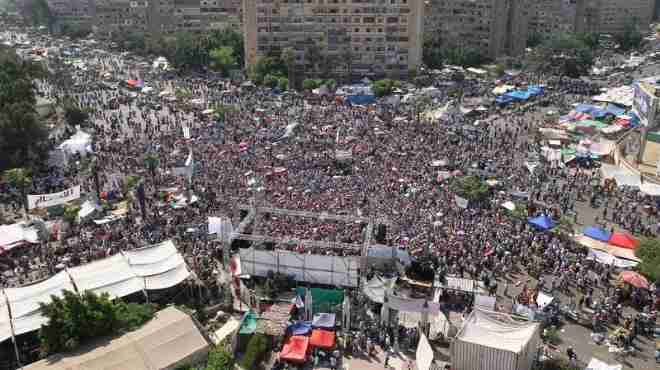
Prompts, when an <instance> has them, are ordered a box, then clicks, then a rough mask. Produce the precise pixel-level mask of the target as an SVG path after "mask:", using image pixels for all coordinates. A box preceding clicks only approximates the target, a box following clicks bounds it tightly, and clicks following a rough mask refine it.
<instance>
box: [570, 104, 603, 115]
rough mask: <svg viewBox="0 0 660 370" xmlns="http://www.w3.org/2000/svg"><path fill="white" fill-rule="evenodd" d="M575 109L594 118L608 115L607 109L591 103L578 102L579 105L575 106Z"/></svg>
mask: <svg viewBox="0 0 660 370" xmlns="http://www.w3.org/2000/svg"><path fill="white" fill-rule="evenodd" d="M575 111H576V112H580V113H586V114H588V115H590V116H592V117H594V118H603V117H605V116H606V115H607V111H606V110H605V109H602V108H599V107H597V106H595V105H591V104H578V105H577V107H575Z"/></svg>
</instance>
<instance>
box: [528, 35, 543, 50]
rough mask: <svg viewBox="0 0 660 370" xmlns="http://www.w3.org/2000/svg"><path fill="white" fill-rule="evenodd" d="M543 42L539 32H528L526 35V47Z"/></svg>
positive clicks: (532, 46)
mask: <svg viewBox="0 0 660 370" xmlns="http://www.w3.org/2000/svg"><path fill="white" fill-rule="evenodd" d="M542 42H543V35H542V34H541V33H539V32H530V33H529V36H527V47H528V48H535V47H537V46H539V45H540V44H541V43H542Z"/></svg>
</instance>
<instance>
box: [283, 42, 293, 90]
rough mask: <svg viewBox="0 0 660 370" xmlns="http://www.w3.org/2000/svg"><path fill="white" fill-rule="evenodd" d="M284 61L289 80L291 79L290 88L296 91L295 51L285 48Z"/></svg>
mask: <svg viewBox="0 0 660 370" xmlns="http://www.w3.org/2000/svg"><path fill="white" fill-rule="evenodd" d="M282 60H283V61H284V64H286V68H287V72H288V79H289V88H291V89H294V88H295V81H294V75H293V72H294V69H295V67H296V52H295V51H294V50H293V48H291V47H287V48H284V50H282Z"/></svg>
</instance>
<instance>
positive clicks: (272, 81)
mask: <svg viewBox="0 0 660 370" xmlns="http://www.w3.org/2000/svg"><path fill="white" fill-rule="evenodd" d="M278 83H279V77H277V76H275V75H271V74H268V75H266V76H265V77H264V82H263V84H264V86H268V87H270V88H271V89H273V88H275V87H277V84H278Z"/></svg>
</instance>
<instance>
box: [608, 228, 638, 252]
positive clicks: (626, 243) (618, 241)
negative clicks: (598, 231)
mask: <svg viewBox="0 0 660 370" xmlns="http://www.w3.org/2000/svg"><path fill="white" fill-rule="evenodd" d="M609 243H610V244H611V245H614V246H617V247H621V248H627V249H636V248H637V246H638V245H639V240H637V239H635V238H633V237H632V236H630V235H628V234H625V233H619V232H616V233H613V234H612V236H611V237H610V240H609Z"/></svg>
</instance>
